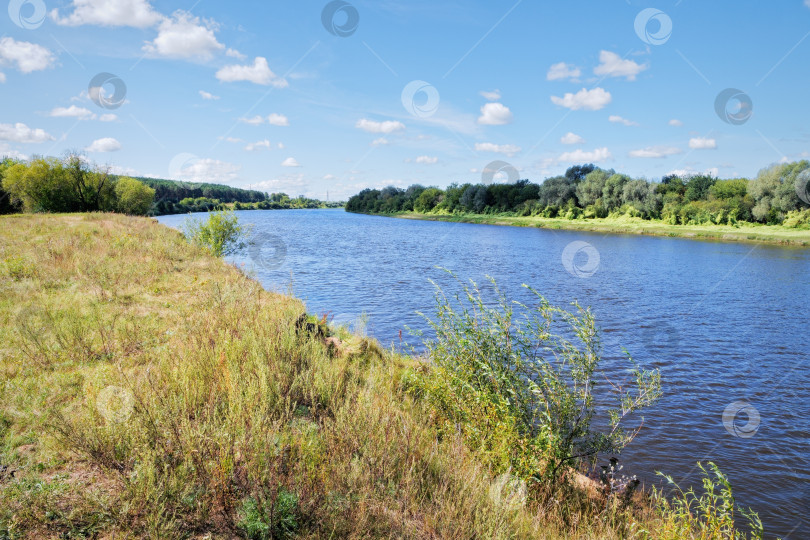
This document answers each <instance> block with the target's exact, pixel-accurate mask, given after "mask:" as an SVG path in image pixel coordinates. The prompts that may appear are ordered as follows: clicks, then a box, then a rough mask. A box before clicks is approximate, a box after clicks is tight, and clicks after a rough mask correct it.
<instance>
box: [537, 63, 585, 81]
mask: <svg viewBox="0 0 810 540" xmlns="http://www.w3.org/2000/svg"><path fill="white" fill-rule="evenodd" d="M580 75H582V70H580V69H579V68H578V67H576V66H574V65H569V64H566V63H565V62H560V63H559V64H554V65H553V66H551V67H550V68H548V73H546V79H547V80H549V81H559V80H562V79H576V78H577V77H579V76H580Z"/></svg>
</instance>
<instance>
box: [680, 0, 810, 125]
mask: <svg viewBox="0 0 810 540" xmlns="http://www.w3.org/2000/svg"><path fill="white" fill-rule="evenodd" d="M807 1H808V2H810V0H807ZM669 125H670V126H672V127H681V126H682V125H683V122H681V121H680V120H678V119H677V118H673V119H672V120H670V121H669Z"/></svg>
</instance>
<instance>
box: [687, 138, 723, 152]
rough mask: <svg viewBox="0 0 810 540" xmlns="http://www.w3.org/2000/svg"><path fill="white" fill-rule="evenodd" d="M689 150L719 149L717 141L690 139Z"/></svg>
mask: <svg viewBox="0 0 810 540" xmlns="http://www.w3.org/2000/svg"><path fill="white" fill-rule="evenodd" d="M689 148H691V149H692V150H714V149H715V148H717V141H716V140H714V139H706V138H703V137H695V138H694V139H689Z"/></svg>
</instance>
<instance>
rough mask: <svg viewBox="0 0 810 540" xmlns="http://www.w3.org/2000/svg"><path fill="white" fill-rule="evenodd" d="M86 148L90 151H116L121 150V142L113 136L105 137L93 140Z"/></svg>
mask: <svg viewBox="0 0 810 540" xmlns="http://www.w3.org/2000/svg"><path fill="white" fill-rule="evenodd" d="M85 150H86V151H88V152H116V151H118V150H121V143H120V142H118V141H117V140H116V139H113V138H112V137H104V138H103V139H96V140H95V141H93V142H92V143H91V144H90V146H88V147H87V148H85Z"/></svg>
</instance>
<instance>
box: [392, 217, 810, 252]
mask: <svg viewBox="0 0 810 540" xmlns="http://www.w3.org/2000/svg"><path fill="white" fill-rule="evenodd" d="M392 216H395V217H400V218H406V219H421V220H429V221H449V222H459V223H479V224H486V225H509V226H513V227H538V228H544V229H564V230H572V231H593V232H603V233H610V234H643V235H650V236H670V237H680V238H692V239H701V240H720V241H723V242H755V243H766V244H782V245H790V246H800V247H804V246H810V230H808V229H795V228H791V227H784V226H782V225H759V224H753V223H741V224H740V225H739V226H731V225H670V224H668V223H664V222H663V221H650V220H644V219H640V218H631V217H621V218H611V217H609V218H603V219H565V218H544V217H537V216H526V217H516V216H502V215H482V214H452V215H448V214H421V213H417V212H401V213H397V214H392Z"/></svg>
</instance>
